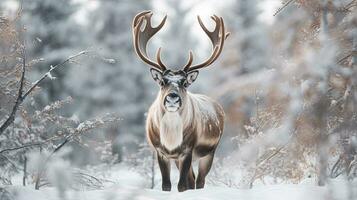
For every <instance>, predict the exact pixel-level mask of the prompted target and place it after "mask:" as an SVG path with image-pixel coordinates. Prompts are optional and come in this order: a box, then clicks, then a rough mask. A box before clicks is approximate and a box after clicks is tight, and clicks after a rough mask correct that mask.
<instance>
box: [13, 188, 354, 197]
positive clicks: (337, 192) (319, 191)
mask: <svg viewBox="0 0 357 200" xmlns="http://www.w3.org/2000/svg"><path fill="white" fill-rule="evenodd" d="M355 186H356V187H354V188H355V189H354V191H352V192H354V193H356V188H357V185H355ZM338 188H341V187H340V186H338ZM8 189H10V191H11V193H12V194H13V195H14V196H15V199H18V200H31V199H34V200H57V199H58V200H59V199H73V200H82V199H83V200H100V199H103V200H117V199H125V200H127V199H142V200H151V199H163V200H169V199H170V200H171V199H185V200H189V199H192V200H199V199H202V200H211V199H219V200H225V199H227V200H232V199H244V200H249V199H251V200H326V199H334V200H349V199H351V200H352V198H349V192H348V191H346V190H345V189H337V188H335V189H330V188H329V187H318V186H313V185H270V186H261V187H256V188H253V189H232V188H224V187H207V188H205V189H202V190H190V191H186V192H183V193H179V192H177V191H172V192H162V191H160V190H157V189H154V190H150V189H140V188H137V187H120V186H112V187H109V188H106V189H103V190H92V191H67V193H66V197H65V198H62V197H60V196H59V195H57V191H56V189H55V188H44V189H41V190H34V189H33V188H30V187H21V186H17V187H15V186H14V187H10V188H8Z"/></svg>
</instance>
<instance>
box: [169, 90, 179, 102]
mask: <svg viewBox="0 0 357 200" xmlns="http://www.w3.org/2000/svg"><path fill="white" fill-rule="evenodd" d="M166 101H168V102H170V103H177V102H178V101H180V96H179V95H178V94H177V93H175V92H171V93H169V94H168V95H167V96H166Z"/></svg>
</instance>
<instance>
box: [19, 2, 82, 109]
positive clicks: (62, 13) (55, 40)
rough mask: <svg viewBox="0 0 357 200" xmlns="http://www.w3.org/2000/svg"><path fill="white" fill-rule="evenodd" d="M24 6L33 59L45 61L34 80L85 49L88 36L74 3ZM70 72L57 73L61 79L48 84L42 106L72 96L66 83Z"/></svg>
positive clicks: (30, 52) (33, 75)
mask: <svg viewBox="0 0 357 200" xmlns="http://www.w3.org/2000/svg"><path fill="white" fill-rule="evenodd" d="M22 7H23V13H22V15H23V16H22V18H21V23H22V24H24V25H25V28H26V41H27V45H26V46H27V49H28V54H29V56H30V57H32V58H43V61H42V62H41V63H38V64H37V65H36V67H35V69H34V70H33V72H32V74H31V75H32V77H36V78H37V77H38V75H39V74H41V73H43V72H46V71H48V69H49V68H50V66H51V65H55V64H56V63H58V62H59V61H61V60H63V58H65V57H68V56H69V55H72V54H73V53H74V52H76V51H79V49H83V46H81V42H82V41H83V40H82V39H83V34H84V33H83V32H82V31H81V26H80V25H79V24H77V23H76V21H75V19H74V14H75V12H76V10H77V8H78V7H77V5H76V4H74V3H73V2H72V1H67V0H59V1H52V0H33V1H23V5H22ZM66 73H67V68H65V69H62V70H60V71H56V72H53V74H52V75H53V76H54V77H57V78H58V79H56V80H55V81H46V84H45V85H44V88H46V91H47V92H46V93H43V94H42V95H41V97H42V98H41V102H40V104H41V105H44V104H46V103H45V102H48V100H49V101H55V100H57V99H58V98H59V97H62V98H64V97H65V96H68V94H66V91H67V89H66V88H65V85H64V82H63V80H64V79H63V77H64V76H65V74H66Z"/></svg>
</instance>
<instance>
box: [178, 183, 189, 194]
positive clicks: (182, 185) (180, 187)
mask: <svg viewBox="0 0 357 200" xmlns="http://www.w3.org/2000/svg"><path fill="white" fill-rule="evenodd" d="M177 189H178V191H179V192H184V191H186V190H187V189H188V188H187V185H186V184H185V183H180V182H179V184H178V186H177Z"/></svg>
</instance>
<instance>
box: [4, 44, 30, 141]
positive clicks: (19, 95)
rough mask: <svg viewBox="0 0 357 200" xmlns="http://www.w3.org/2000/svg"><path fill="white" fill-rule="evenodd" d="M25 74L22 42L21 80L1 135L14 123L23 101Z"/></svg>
mask: <svg viewBox="0 0 357 200" xmlns="http://www.w3.org/2000/svg"><path fill="white" fill-rule="evenodd" d="M25 72H26V48H25V42H24V43H23V49H22V73H21V78H20V86H19V90H18V93H17V97H16V100H15V104H14V106H13V107H12V110H11V113H10V115H9V116H8V118H7V119H6V120H5V122H4V123H3V124H2V125H1V127H0V134H2V133H3V132H4V131H5V129H6V128H7V127H9V126H10V124H12V123H13V122H14V120H15V115H16V112H17V110H18V109H19V106H20V104H21V103H22V101H23V100H24V98H23V96H22V93H23V87H24V82H25Z"/></svg>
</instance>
